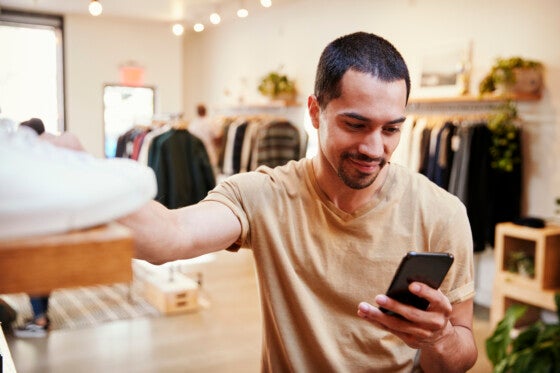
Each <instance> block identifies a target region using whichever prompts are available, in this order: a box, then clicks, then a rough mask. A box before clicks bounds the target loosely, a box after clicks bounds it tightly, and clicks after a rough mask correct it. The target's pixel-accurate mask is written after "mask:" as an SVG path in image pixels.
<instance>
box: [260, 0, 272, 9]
mask: <svg viewBox="0 0 560 373" xmlns="http://www.w3.org/2000/svg"><path fill="white" fill-rule="evenodd" d="M261 5H262V6H264V7H265V8H270V7H271V6H272V0H261Z"/></svg>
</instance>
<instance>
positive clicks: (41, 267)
mask: <svg viewBox="0 0 560 373" xmlns="http://www.w3.org/2000/svg"><path fill="white" fill-rule="evenodd" d="M132 255H133V243H132V235H131V233H130V231H129V230H128V228H126V227H124V226H122V225H120V224H117V223H110V224H107V225H103V226H99V227H95V228H91V229H85V230H79V231H72V232H69V233H65V234H55V235H48V236H37V237H32V238H25V239H13V240H4V241H0V294H6V293H28V294H31V295H41V294H48V293H50V292H51V291H53V290H55V289H59V288H68V287H77V286H92V285H99V284H112V283H117V282H131V281H132Z"/></svg>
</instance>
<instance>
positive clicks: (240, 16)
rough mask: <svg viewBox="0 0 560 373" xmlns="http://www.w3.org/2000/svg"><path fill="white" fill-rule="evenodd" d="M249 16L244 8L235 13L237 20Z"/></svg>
mask: <svg viewBox="0 0 560 373" xmlns="http://www.w3.org/2000/svg"><path fill="white" fill-rule="evenodd" d="M248 15H249V11H248V10H247V9H245V8H239V10H238V11H237V16H238V17H239V18H245V17H247V16H248Z"/></svg>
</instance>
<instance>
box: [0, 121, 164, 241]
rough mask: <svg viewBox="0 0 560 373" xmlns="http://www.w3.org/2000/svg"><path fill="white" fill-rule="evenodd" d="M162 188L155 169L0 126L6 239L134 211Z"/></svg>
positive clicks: (2, 235)
mask: <svg viewBox="0 0 560 373" xmlns="http://www.w3.org/2000/svg"><path fill="white" fill-rule="evenodd" d="M156 191H157V184H156V179H155V175H154V173H153V171H152V169H150V168H148V167H146V166H144V165H141V164H139V163H138V162H135V161H133V160H130V159H122V158H112V159H99V158H95V157H93V156H92V155H90V154H88V153H85V152H80V151H75V150H70V149H65V148H61V147H57V146H54V145H52V144H50V143H49V142H47V141H44V140H41V139H40V138H39V137H38V136H37V135H36V134H35V133H34V132H33V131H32V130H30V129H28V128H19V129H18V130H17V131H11V132H9V131H0V239H7V238H20V237H28V236H33V235H40V234H49V233H62V232H66V231H70V230H74V229H81V228H87V227H92V226H95V225H99V224H104V223H108V222H110V221H112V220H115V219H117V218H119V217H122V216H125V215H127V214H129V213H132V212H134V211H135V210H136V209H138V208H140V207H141V206H142V205H144V204H145V203H147V202H148V201H149V200H150V199H152V198H154V196H155V195H156Z"/></svg>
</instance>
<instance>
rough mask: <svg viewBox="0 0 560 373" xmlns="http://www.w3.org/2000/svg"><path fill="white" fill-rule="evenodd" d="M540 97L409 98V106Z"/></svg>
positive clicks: (534, 97)
mask: <svg viewBox="0 0 560 373" xmlns="http://www.w3.org/2000/svg"><path fill="white" fill-rule="evenodd" d="M540 99H541V95H536V94H534V95H533V94H531V95H529V94H511V95H502V96H498V95H484V96H472V95H466V96H449V97H411V98H410V99H409V103H410V104H415V105H418V104H439V103H441V104H448V103H450V104H460V103H466V104H476V103H492V102H496V103H499V102H505V101H508V100H513V101H538V100H540Z"/></svg>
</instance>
